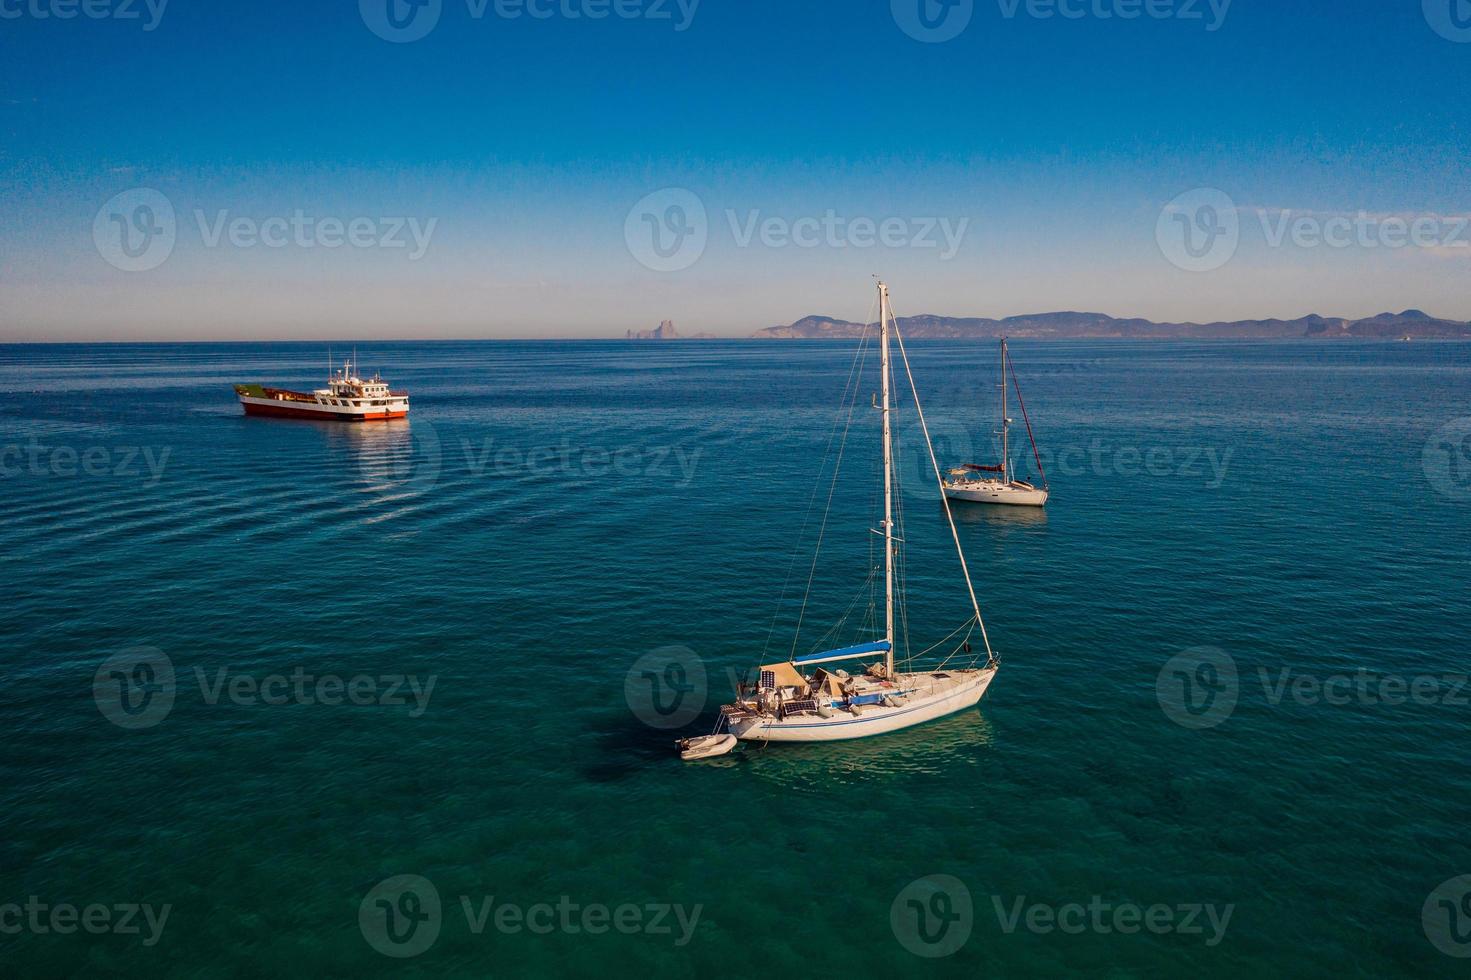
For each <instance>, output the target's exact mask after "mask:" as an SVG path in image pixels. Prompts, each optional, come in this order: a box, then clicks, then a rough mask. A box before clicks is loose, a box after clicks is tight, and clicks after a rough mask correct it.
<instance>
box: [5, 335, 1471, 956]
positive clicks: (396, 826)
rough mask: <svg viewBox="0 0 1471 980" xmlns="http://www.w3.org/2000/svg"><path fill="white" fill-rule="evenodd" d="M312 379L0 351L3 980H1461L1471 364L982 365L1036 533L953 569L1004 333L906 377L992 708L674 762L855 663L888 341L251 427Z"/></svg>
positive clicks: (557, 370) (912, 561) (911, 475)
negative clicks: (772, 677)
mask: <svg viewBox="0 0 1471 980" xmlns="http://www.w3.org/2000/svg"><path fill="white" fill-rule="evenodd" d="M329 347H330V350H329ZM351 349H352V345H350V344H347V343H344V342H340V341H339V342H336V343H334V344H332V345H329V344H328V343H326V342H322V343H238V344H222V343H190V344H107V345H65V344H58V345H36V346H17V345H7V346H0V501H3V521H0V554H3V557H4V568H5V576H4V578H5V588H4V599H5V601H4V602H3V603H0V649H3V652H4V662H5V665H6V669H7V671H8V673H7V677H8V681H7V682H6V683H5V684H4V685H3V686H0V719H3V734H4V745H5V751H4V752H3V754H0V772H3V779H0V856H3V857H0V962H3V964H4V967H5V972H6V973H7V974H8V975H10V976H36V977H40V976H68V975H72V976H82V975H87V976H139V977H144V976H146V977H162V976H189V977H244V976H260V975H265V974H269V975H276V976H344V977H346V976H352V977H359V976H364V975H378V974H390V973H391V974H408V975H419V976H484V977H520V976H538V977H541V976H613V977H624V976H630V977H639V978H663V977H671V978H673V977H712V976H718V975H731V974H734V975H738V976H756V975H762V974H767V973H780V974H783V975H789V976H798V977H817V978H824V977H842V978H851V977H856V976H892V975H921V974H923V975H936V976H957V977H961V976H964V977H982V976H985V977H1049V976H1060V975H1089V976H1100V977H1110V978H1130V977H1159V978H1174V977H1184V976H1189V977H1202V978H1204V977H1221V978H1225V977H1232V978H1234V977H1241V976H1249V975H1254V976H1281V977H1325V978H1343V977H1386V976H1427V977H1428V976H1453V975H1460V976H1467V975H1471V958H1468V957H1471V877H1468V876H1471V838H1468V834H1467V819H1468V807H1471V684H1468V683H1467V674H1468V672H1471V615H1468V612H1471V610H1468V597H1471V593H1468V570H1471V564H1468V561H1471V345H1465V344H1455V343H1433V342H1415V343H1375V344H1368V343H1358V342H1343V343H1337V342H1318V343H1312V342H1282V343H1269V344H1268V343H1263V344H1258V343H1247V342H1236V343H1233V342H1211V343H1190V342H1152V343H1145V342H1126V341H1087V342H1081V341H1080V342H1038V341H1028V340H1025V339H1021V340H1015V341H1013V342H1012V344H1011V353H1012V357H1013V360H1014V363H1015V366H1016V373H1017V380H1018V381H1019V384H1020V392H1021V394H1022V396H1023V397H1024V399H1025V401H1024V403H1023V404H1024V405H1025V413H1023V410H1022V408H1021V405H1019V404H1018V403H1017V401H1016V399H1015V394H1016V392H1015V390H1012V391H1009V392H1008V406H1009V407H1008V412H1009V413H1010V415H1011V416H1012V418H1013V419H1014V422H1013V424H1012V425H1011V427H1010V430H1009V437H1008V440H1007V441H1008V446H1009V449H1010V452H1011V457H1012V460H1013V462H1014V465H1015V467H1016V471H1017V474H1018V476H1019V477H1020V478H1023V479H1030V480H1032V481H1033V482H1036V483H1038V484H1039V485H1040V484H1041V483H1042V482H1044V481H1045V483H1046V484H1047V486H1048V487H1049V488H1050V490H1051V493H1052V497H1051V500H1050V502H1049V504H1048V505H1047V507H1046V508H1045V509H1044V510H1030V509H1023V508H993V507H986V506H977V505H966V506H962V505H956V506H955V507H954V508H953V509H952V515H953V519H954V525H955V532H956V533H955V538H954V539H952V536H951V531H950V524H949V521H948V520H947V514H946V509H945V507H944V506H943V504H942V503H941V500H940V496H939V494H938V491H937V488H936V483H935V476H934V473H933V471H932V464H931V462H930V460H929V458H928V453H927V452H926V451H925V448H924V446H925V442H924V438H923V435H922V432H923V428H927V429H928V430H929V433H930V436H931V439H932V441H933V444H934V445H935V448H936V456H937V462H938V463H939V465H940V466H941V467H942V468H949V467H952V466H959V465H963V464H967V463H977V464H981V465H994V464H995V463H996V462H997V460H998V459H999V454H1000V446H999V435H998V433H999V430H1000V428H1001V424H1000V418H1001V406H1000V394H1001V392H1000V390H999V388H998V358H997V348H996V346H995V344H994V343H992V342H970V341H967V342H957V341H915V342H912V343H910V344H909V345H908V350H907V353H908V361H909V365H910V367H911V369H912V375H913V382H914V384H913V387H914V389H915V390H917V392H918V395H919V399H920V402H919V404H920V405H921V406H922V407H923V409H924V411H925V425H924V427H923V428H922V427H921V426H920V424H919V415H918V412H916V411H915V408H914V404H913V394H912V392H911V390H910V383H909V379H908V377H907V376H906V375H905V373H904V372H903V371H902V370H901V372H900V374H899V377H898V379H897V389H898V391H899V394H900V396H901V397H900V402H899V407H898V409H897V410H896V412H895V415H894V416H893V419H894V430H895V432H896V435H897V438H898V440H899V448H898V450H897V451H896V471H897V484H898V489H897V493H896V507H897V509H898V510H899V512H900V513H901V514H902V519H903V523H902V528H900V529H899V531H898V532H897V533H898V534H899V537H900V539H901V541H900V544H899V546H898V548H899V557H898V561H899V564H900V566H901V568H900V570H901V573H902V574H901V575H900V583H899V584H900V587H901V595H900V600H901V601H900V603H899V605H900V608H901V612H902V614H903V615H902V618H901V623H900V627H899V634H900V637H901V640H900V646H901V655H902V657H901V658H915V659H914V663H916V664H917V665H919V667H933V668H934V669H945V668H947V667H958V666H966V665H968V664H969V663H972V662H975V661H976V660H977V659H981V660H984V650H985V645H986V643H987V642H989V644H990V647H991V648H992V649H993V650H994V653H995V655H996V657H997V658H998V659H999V661H1000V664H1001V666H1000V669H999V672H998V674H997V676H996V679H995V682H994V683H993V684H992V686H991V688H990V690H989V692H988V693H987V694H986V696H985V698H984V700H983V701H982V702H981V703H980V705H979V706H978V707H976V708H974V709H970V710H966V711H963V712H961V713H958V714H955V715H952V716H950V717H947V718H945V719H942V720H939V721H936V722H932V723H930V724H927V725H924V726H920V727H917V728H914V729H910V730H907V731H903V732H900V733H895V734H892V735H888V736H884V737H880V738H874V739H866V740H858V741H853V742H845V743H832V744H826V745H806V746H779V745H767V746H762V745H760V744H744V745H742V746H741V747H740V748H739V749H738V750H737V751H735V752H733V753H732V754H730V755H727V756H724V757H721V758H719V759H715V760H711V761H706V762H700V763H686V762H681V761H680V759H679V758H678V755H677V754H676V752H675V746H674V742H675V740H676V739H677V738H681V737H685V736H689V735H695V734H703V733H706V732H708V731H710V730H711V729H712V727H713V726H714V724H715V722H716V719H717V717H718V714H717V712H718V707H719V705H720V704H722V703H723V702H725V701H728V700H729V699H730V697H731V696H732V694H733V692H734V689H735V685H736V684H738V683H739V682H741V681H742V680H743V679H746V680H749V679H752V678H753V677H754V673H753V672H754V670H755V668H757V667H759V666H760V665H761V664H763V663H775V662H781V661H784V660H786V659H787V658H789V657H790V656H791V655H793V654H794V653H805V652H809V651H812V650H821V649H826V648H827V647H828V646H833V647H836V646H840V645H842V644H844V643H848V642H858V641H861V640H864V639H873V638H874V636H875V635H876V631H877V632H878V633H880V634H881V632H882V628H883V626H882V623H883V619H882V615H883V613H882V610H883V597H882V577H881V575H876V574H875V571H876V568H877V566H878V564H879V563H881V558H876V557H875V556H876V555H878V554H880V552H878V551H877V550H876V549H877V547H878V545H877V542H878V540H879V534H880V528H881V524H880V523H879V522H880V521H881V520H882V517H881V514H878V513H876V510H875V508H876V506H877V505H879V504H881V502H882V497H881V495H880V493H879V491H880V487H881V472H882V470H881V452H880V436H879V432H880V417H881V413H880V412H878V411H876V410H875V407H874V406H875V398H876V392H877V391H878V378H877V371H876V361H875V359H874V356H873V351H872V348H871V347H870V348H869V349H868V350H867V351H866V352H864V353H863V354H862V356H859V351H858V349H857V345H856V344H854V343H853V342H820V341H812V342H808V341H734V340H732V341H674V342H663V343H638V342H593V341H588V342H452V341H445V342H381V341H372V342H369V341H361V342H359V343H358V344H357V345H356V350H357V352H358V355H359V357H360V362H361V364H362V366H363V367H364V368H365V369H367V370H378V371H381V373H382V375H383V376H384V377H385V378H387V379H388V380H389V382H390V383H391V384H392V385H393V387H394V388H396V389H399V388H402V389H407V390H408V391H409V392H410V394H411V398H412V406H413V407H412V412H411V414H410V416H409V418H408V419H406V420H402V421H397V422H387V423H380V424H362V425H345V424H332V423H317V422H305V421H291V420H280V419H258V418H247V417H244V416H243V414H242V411H241V408H240V406H239V405H238V404H237V403H236V399H235V396H234V393H233V391H232V389H231V385H232V384H233V383H238V382H257V383H264V384H268V385H277V386H282V387H291V388H302V389H309V388H313V387H320V386H322V385H323V383H324V382H325V380H326V375H327V371H328V360H329V357H335V358H336V359H337V361H338V362H340V360H341V359H342V358H343V357H344V355H346V354H348V353H349V352H350V351H351ZM1028 425H1030V429H1031V432H1032V434H1033V435H1034V437H1035V446H1036V449H1035V452H1034V449H1033V442H1032V440H1031V439H1029V438H1028V436H1027V430H1028ZM957 540H958V545H959V552H961V553H963V555H964V557H965V560H966V563H967V567H968V569H969V572H970V575H971V578H972V580H973V583H974V586H975V591H976V595H977V599H978V602H979V606H980V610H981V613H982V617H983V620H984V623H985V628H986V636H985V638H982V637H981V635H980V632H979V630H976V629H972V630H970V631H968V632H965V631H964V627H965V624H966V622H967V621H968V619H969V618H970V616H971V609H970V604H969V598H968V597H967V594H966V590H965V581H964V577H963V575H962V572H961V565H960V560H959V555H958V554H957V546H956V545H957ZM957 629H961V630H962V632H961V633H959V634H957V633H956V632H955V631H956V630H957ZM966 644H969V649H967V648H966ZM854 669H859V668H858V667H855V668H854Z"/></svg>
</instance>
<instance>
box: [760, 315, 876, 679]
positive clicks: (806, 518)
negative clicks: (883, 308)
mask: <svg viewBox="0 0 1471 980" xmlns="http://www.w3.org/2000/svg"><path fill="white" fill-rule="evenodd" d="M870 308H872V307H870ZM867 345H868V330H867V328H865V329H864V331H863V334H862V335H861V336H860V337H859V338H858V348H857V349H856V350H855V351H854V352H853V361H852V363H850V364H849V366H848V378H847V380H846V381H845V382H844V383H843V396H842V398H841V399H840V400H839V402H838V410H837V412H836V414H835V415H834V416H833V424H832V428H831V429H830V430H829V431H828V437H827V448H826V449H824V450H823V455H822V458H823V466H824V467H825V466H826V465H827V460H828V459H830V458H831V456H832V448H833V440H834V438H836V437H837V434H838V423H839V422H841V421H843V403H844V402H848V403H849V405H848V413H847V425H844V427H843V439H844V441H845V442H846V441H847V436H848V425H851V424H852V421H853V405H854V404H856V402H857V398H858V389H859V387H861V384H862V380H863V372H862V362H863V360H864V357H865V355H866V351H867ZM850 388H851V389H852V395H851V397H850V395H849V389H850ZM841 464H842V453H841V452H839V455H838V464H837V465H835V466H834V467H833V476H834V480H836V478H837V471H838V469H839V468H840V467H841ZM819 472H820V471H819ZM821 488H822V479H821V477H819V478H818V479H817V480H816V481H815V482H814V483H813V484H812V494H811V496H809V497H808V498H807V511H806V513H805V514H804V515H803V517H802V529H801V530H800V531H799V532H798V533H797V546H796V547H795V548H793V549H792V560H791V561H790V562H789V563H788V564H787V574H786V578H785V579H784V580H783V582H782V586H781V597H780V598H779V599H778V600H777V605H776V610H775V611H774V612H773V613H772V614H771V628H770V629H768V630H767V631H766V642H765V643H763V644H762V645H761V660H762V662H763V663H764V662H765V660H766V654H767V652H768V651H769V650H770V649H771V639H772V637H773V636H775V635H776V624H777V621H778V620H779V619H780V618H781V611H782V608H783V607H784V606H785V605H786V601H787V591H788V589H789V588H790V587H791V584H792V573H793V572H794V571H796V568H797V559H798V558H800V557H802V541H803V540H804V539H805V538H806V536H807V528H808V526H809V525H810V524H811V521H812V507H813V505H814V504H815V503H816V502H817V491H818V490H820V489H821ZM828 502H829V506H831V502H832V496H831V493H829V496H828ZM826 524H827V514H826V512H824V514H823V525H824V527H825V526H826ZM821 547H822V538H821V536H820V535H819V537H818V540H817V548H818V549H819V550H820V549H821ZM816 560H817V559H816V555H815V554H814V556H813V564H814V567H815V565H816ZM811 589H812V579H811V577H810V575H809V577H808V580H807V590H808V592H809V593H810V592H811ZM806 605H807V600H806V597H805V596H804V597H803V600H802V606H803V608H804V610H805V608H806ZM797 622H798V631H800V629H801V618H800V617H798V621H797ZM792 649H793V651H795V650H796V639H795V636H794V638H793V643H792Z"/></svg>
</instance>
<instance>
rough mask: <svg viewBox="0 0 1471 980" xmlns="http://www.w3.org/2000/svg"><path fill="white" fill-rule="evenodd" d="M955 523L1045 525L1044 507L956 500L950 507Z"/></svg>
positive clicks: (1015, 525) (1008, 525)
mask: <svg viewBox="0 0 1471 980" xmlns="http://www.w3.org/2000/svg"><path fill="white" fill-rule="evenodd" d="M950 512H951V513H952V514H954V515H955V523H956V524H981V525H986V526H988V527H995V528H1006V527H1045V526H1046V525H1047V508H1045V507H992V506H990V505H988V504H966V503H964V502H960V501H957V502H956V503H955V504H953V505H952V506H951V508H950Z"/></svg>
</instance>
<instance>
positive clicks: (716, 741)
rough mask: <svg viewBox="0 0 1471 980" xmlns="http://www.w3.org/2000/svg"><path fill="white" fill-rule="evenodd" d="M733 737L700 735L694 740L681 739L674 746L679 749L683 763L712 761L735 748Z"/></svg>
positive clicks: (734, 738) (727, 735) (728, 735)
mask: <svg viewBox="0 0 1471 980" xmlns="http://www.w3.org/2000/svg"><path fill="white" fill-rule="evenodd" d="M736 741H737V739H736V737H735V736H734V735H730V734H726V735H700V736H697V737H696V738H682V739H680V740H679V741H678V742H675V743H674V744H675V745H676V746H677V747H678V748H679V757H680V758H681V759H683V760H684V761H685V762H695V761H697V760H699V759H714V758H715V757H716V756H721V755H728V754H730V751H731V749H734V748H735V747H736Z"/></svg>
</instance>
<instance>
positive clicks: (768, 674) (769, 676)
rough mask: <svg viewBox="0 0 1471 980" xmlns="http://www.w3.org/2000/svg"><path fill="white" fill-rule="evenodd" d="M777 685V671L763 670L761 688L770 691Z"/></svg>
mask: <svg viewBox="0 0 1471 980" xmlns="http://www.w3.org/2000/svg"><path fill="white" fill-rule="evenodd" d="M774 687H776V671H774V670H763V671H762V672H761V690H763V691H769V690H771V689H772V688H774Z"/></svg>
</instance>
